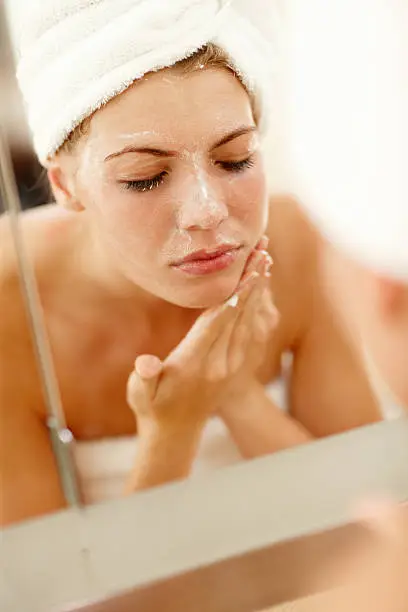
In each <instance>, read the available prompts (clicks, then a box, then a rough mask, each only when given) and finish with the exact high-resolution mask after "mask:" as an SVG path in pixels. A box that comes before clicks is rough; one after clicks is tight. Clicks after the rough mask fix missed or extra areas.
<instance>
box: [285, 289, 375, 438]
mask: <svg viewBox="0 0 408 612" xmlns="http://www.w3.org/2000/svg"><path fill="white" fill-rule="evenodd" d="M319 303H320V306H319V307H318V306H317V305H316V307H315V309H314V317H313V319H312V321H311V324H310V326H309V329H307V330H306V333H305V334H304V335H303V337H302V338H301V340H300V342H299V343H298V345H297V347H296V348H295V350H294V359H293V371H292V378H291V383H290V389H289V395H290V412H291V415H292V416H293V417H294V418H295V419H296V420H297V421H299V422H300V423H301V424H302V425H303V426H304V427H306V428H307V429H308V430H309V431H310V432H311V433H312V434H313V435H314V436H316V437H323V436H330V435H334V434H336V433H340V432H343V431H346V430H349V429H354V428H357V427H362V426H364V425H368V424H370V423H375V422H376V421H380V420H381V419H382V416H381V411H380V407H379V405H378V402H377V400H376V398H375V395H374V393H373V391H372V389H371V387H370V384H369V382H368V379H367V376H366V374H365V371H364V367H363V364H362V363H361V361H360V359H359V357H358V356H357V355H356V354H355V353H354V351H353V349H352V347H351V345H350V343H349V342H348V339H347V336H346V333H345V332H344V331H343V329H342V327H341V325H340V324H339V323H338V321H337V319H336V317H335V315H334V313H333V312H332V309H331V306H330V304H328V303H327V301H325V300H324V298H323V297H322V298H321V299H320V300H319V301H316V304H319Z"/></svg>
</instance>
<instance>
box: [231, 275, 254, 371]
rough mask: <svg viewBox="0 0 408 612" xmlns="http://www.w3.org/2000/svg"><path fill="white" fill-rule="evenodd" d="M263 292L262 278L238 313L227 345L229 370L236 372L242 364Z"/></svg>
mask: <svg viewBox="0 0 408 612" xmlns="http://www.w3.org/2000/svg"><path fill="white" fill-rule="evenodd" d="M262 291H263V285H262V278H261V277H259V280H258V282H257V284H256V286H254V288H253V290H252V292H251V294H250V295H249V296H248V299H247V301H246V303H245V304H243V305H242V308H241V310H240V313H239V315H238V317H237V319H236V321H235V325H234V327H233V329H232V330H231V336H230V339H229V343H228V352H227V359H228V364H229V368H230V370H231V371H232V372H236V371H237V370H238V368H239V367H241V365H242V364H243V362H244V360H245V358H246V356H247V351H248V348H249V346H250V344H251V341H252V339H253V330H254V317H255V316H256V314H257V310H258V304H259V300H260V299H261V296H262Z"/></svg>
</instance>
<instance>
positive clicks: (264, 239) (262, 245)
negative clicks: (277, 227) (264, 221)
mask: <svg viewBox="0 0 408 612" xmlns="http://www.w3.org/2000/svg"><path fill="white" fill-rule="evenodd" d="M268 246H269V238H268V236H267V235H266V234H264V235H263V236H261V238H260V240H259V241H258V243H257V244H256V246H255V248H256V249H257V250H258V251H266V250H267V248H268Z"/></svg>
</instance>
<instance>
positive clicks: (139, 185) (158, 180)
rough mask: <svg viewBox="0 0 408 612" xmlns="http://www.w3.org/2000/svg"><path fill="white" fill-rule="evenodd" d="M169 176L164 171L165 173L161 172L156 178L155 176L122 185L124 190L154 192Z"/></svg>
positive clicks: (122, 182)
mask: <svg viewBox="0 0 408 612" xmlns="http://www.w3.org/2000/svg"><path fill="white" fill-rule="evenodd" d="M167 174H168V173H167V172H166V171H165V170H163V172H160V174H156V176H153V177H152V178H147V179H142V180H135V181H120V184H121V185H122V187H123V189H127V190H133V191H139V192H141V193H143V192H145V191H152V190H153V189H156V188H157V187H159V186H160V185H161V184H162V183H163V181H164V179H165V177H166V176H167Z"/></svg>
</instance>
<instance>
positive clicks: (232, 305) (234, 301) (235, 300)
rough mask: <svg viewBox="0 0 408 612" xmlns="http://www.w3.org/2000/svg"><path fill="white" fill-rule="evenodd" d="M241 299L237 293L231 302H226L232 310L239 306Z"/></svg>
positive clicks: (231, 298)
mask: <svg viewBox="0 0 408 612" xmlns="http://www.w3.org/2000/svg"><path fill="white" fill-rule="evenodd" d="M238 301H239V297H238V296H237V294H236V293H234V295H232V296H231V297H230V299H229V300H227V301H226V303H225V304H226V306H230V307H231V308H236V307H237V305H238Z"/></svg>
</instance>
